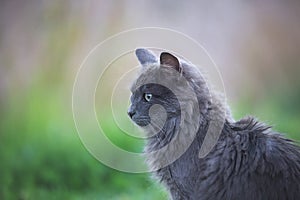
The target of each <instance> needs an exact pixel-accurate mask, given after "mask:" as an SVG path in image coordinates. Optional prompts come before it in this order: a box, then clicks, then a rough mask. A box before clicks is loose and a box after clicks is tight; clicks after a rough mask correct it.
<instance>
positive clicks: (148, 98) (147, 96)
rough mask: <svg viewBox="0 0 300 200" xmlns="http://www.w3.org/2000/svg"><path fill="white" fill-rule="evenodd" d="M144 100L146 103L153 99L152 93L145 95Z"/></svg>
mask: <svg viewBox="0 0 300 200" xmlns="http://www.w3.org/2000/svg"><path fill="white" fill-rule="evenodd" d="M144 98H145V100H146V101H150V100H151V98H152V94H151V93H145V94H144Z"/></svg>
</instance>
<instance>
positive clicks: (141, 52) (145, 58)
mask: <svg viewBox="0 0 300 200" xmlns="http://www.w3.org/2000/svg"><path fill="white" fill-rule="evenodd" d="M135 55H136V57H137V58H138V60H139V62H140V63H141V64H142V65H145V64H149V63H150V64H151V63H157V62H158V61H157V58H156V56H155V55H154V53H152V51H150V50H147V49H142V48H139V49H136V50H135Z"/></svg>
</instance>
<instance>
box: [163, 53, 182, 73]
mask: <svg viewBox="0 0 300 200" xmlns="http://www.w3.org/2000/svg"><path fill="white" fill-rule="evenodd" d="M160 64H161V65H165V66H169V67H171V68H173V69H175V70H176V71H178V72H181V71H182V68H181V66H180V62H179V60H178V59H177V58H176V57H175V56H173V55H172V54H170V53H168V52H162V53H161V54H160Z"/></svg>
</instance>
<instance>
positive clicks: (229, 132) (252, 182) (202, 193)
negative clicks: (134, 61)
mask: <svg viewBox="0 0 300 200" xmlns="http://www.w3.org/2000/svg"><path fill="white" fill-rule="evenodd" d="M136 55H137V57H138V59H139V61H140V63H141V64H142V69H141V73H140V75H139V77H138V78H137V80H136V81H135V82H134V83H133V86H132V93H133V94H132V97H131V107H130V109H129V114H130V116H131V118H132V120H133V121H134V122H135V123H136V124H138V125H139V126H141V127H142V128H144V129H145V131H146V132H147V133H148V134H149V138H148V142H147V145H146V148H145V151H146V152H148V153H149V154H148V158H147V161H148V164H149V167H150V168H151V169H152V170H153V171H154V172H153V173H154V174H155V176H156V177H157V178H158V179H159V181H161V182H162V183H163V184H164V185H165V186H166V188H167V189H168V190H169V192H170V196H171V198H172V199H174V200H179V199H191V200H194V199H195V200H196V199H197V200H198V199H200V200H201V199H203V200H206V199H214V200H215V199H228V200H229V199H243V200H248V199H249V200H252V199H255V200H265V199H272V200H276V199H299V198H300V149H299V147H298V146H296V145H295V144H294V142H293V141H291V140H288V139H285V138H284V137H283V136H282V135H281V134H279V133H277V132H275V131H273V130H272V129H271V128H270V127H269V126H266V125H265V124H263V123H260V122H258V121H257V120H256V119H254V118H252V117H248V118H244V119H241V120H239V121H234V120H233V119H232V117H231V115H230V112H229V109H227V106H226V105H224V102H223V101H222V98H219V96H218V95H217V94H215V93H211V92H210V90H209V87H208V86H207V82H206V80H205V79H204V78H203V76H202V75H201V73H199V72H198V71H197V70H196V68H194V67H193V66H192V65H191V64H188V63H187V62H184V61H182V60H179V59H178V58H176V57H175V56H173V55H172V54H169V53H163V54H161V57H160V62H158V61H157V60H158V59H156V57H155V55H154V54H153V53H152V52H150V51H148V50H146V49H138V50H137V51H136ZM162 56H163V58H162ZM165 56H167V57H165ZM178 64H179V65H178ZM172 65H173V66H172ZM174 65H175V66H174ZM159 70H163V71H164V72H165V73H166V74H165V75H164V77H162V78H163V79H164V80H165V79H167V80H166V81H167V82H168V81H170V82H173V83H174V84H175V86H176V87H175V88H176V90H177V92H181V93H183V94H184V95H183V96H184V97H183V98H182V101H183V102H181V104H180V103H179V102H178V98H177V96H176V95H174V92H172V91H170V90H169V89H168V88H166V87H163V86H161V85H159V84H143V83H145V82H149V79H151V80H152V81H153V79H155V77H158V76H162V74H164V73H161V71H159ZM174 70H175V71H177V72H178V73H180V75H182V77H183V78H185V79H186V80H187V82H188V85H189V86H190V87H191V88H192V89H193V91H194V94H196V101H195V99H193V98H192V97H191V96H189V95H190V94H189V93H186V85H184V84H178V82H179V81H178V80H177V78H176V77H175V76H173V75H172V74H171V72H172V71H174ZM145 93H151V94H153V98H152V99H151V101H149V102H147V101H145V100H144V99H143V95H144V94H145ZM154 104H159V105H162V106H163V107H164V108H165V110H166V114H167V115H166V121H165V123H164V124H163V125H162V127H161V128H160V129H159V130H158V132H157V133H156V132H155V128H154V129H153V128H151V126H147V125H148V124H151V119H150V118H149V109H150V108H151V106H153V105H154ZM196 108H199V112H195V111H196V110H197V109H196ZM195 113H196V114H197V115H198V116H195ZM222 116H224V117H225V121H224V123H222V125H223V126H222V127H221V134H220V137H219V139H218V140H217V142H216V145H215V146H214V148H213V149H212V151H210V152H209V154H208V155H207V156H205V157H203V158H199V151H200V148H201V146H202V144H203V140H204V138H205V136H206V134H207V132H208V127H209V124H210V123H211V121H212V120H221V119H222ZM195 117H197V118H196V120H195ZM181 122H182V123H183V124H184V125H185V127H186V128H184V130H181V131H179V129H180V128H181V127H182V126H181V125H182V124H181ZM195 123H196V124H195ZM156 131H157V130H156ZM152 132H155V133H156V134H155V135H153V133H152ZM174 138H175V139H174ZM172 140H175V141H176V142H175V143H174V145H169V144H170V142H171V141H172ZM187 144H189V145H188V146H187V147H186V145H187ZM185 147H186V148H185ZM162 148H166V149H167V150H166V151H163V152H159V150H161V149H162ZM182 150H184V151H183V153H182V154H180V155H179V156H178V154H176V153H174V152H178V151H182ZM152 152H159V153H152ZM161 154H163V155H161ZM174 158H175V159H174ZM166 161H173V162H170V163H168V162H166ZM166 163H167V164H166Z"/></svg>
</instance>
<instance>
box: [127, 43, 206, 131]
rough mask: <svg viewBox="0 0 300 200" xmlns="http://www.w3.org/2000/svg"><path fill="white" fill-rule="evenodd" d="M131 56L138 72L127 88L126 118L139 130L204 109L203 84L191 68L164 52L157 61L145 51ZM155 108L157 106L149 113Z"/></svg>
mask: <svg viewBox="0 0 300 200" xmlns="http://www.w3.org/2000/svg"><path fill="white" fill-rule="evenodd" d="M135 53H136V56H137V58H138V60H139V62H140V64H141V72H140V74H139V76H138V78H137V79H136V80H135V81H134V83H133V85H132V88H131V92H132V95H131V98H130V100H131V106H130V107H129V109H128V115H129V117H130V118H131V119H132V120H133V121H134V122H135V123H136V124H137V125H139V126H142V127H143V126H147V125H148V124H150V123H151V120H155V119H156V121H158V122H160V121H163V120H167V119H171V118H178V117H180V116H182V115H185V116H187V115H190V116H191V113H193V112H194V111H196V110H197V109H199V106H201V109H203V108H204V107H206V108H207V105H208V100H207V96H208V92H207V90H206V89H205V87H206V86H205V82H204V81H203V79H202V78H199V77H200V76H199V75H197V74H198V72H197V71H196V70H195V69H194V67H191V66H189V65H188V64H187V63H186V62H184V61H182V60H181V59H179V58H178V57H176V56H174V55H172V54H171V53H168V52H163V53H161V54H160V56H159V58H157V57H156V55H155V54H154V53H153V52H151V51H149V50H147V49H137V50H136V52H135ZM198 87H203V88H201V90H200V89H199V88H198ZM202 93H203V94H202ZM204 94H205V95H204ZM198 96H203V97H204V96H205V98H203V99H201V98H198ZM204 100H205V101H204ZM155 105H156V106H157V105H159V106H158V107H156V108H157V109H152V108H155ZM160 108H163V109H160ZM151 109H152V110H151ZM187 120H188V119H187Z"/></svg>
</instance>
